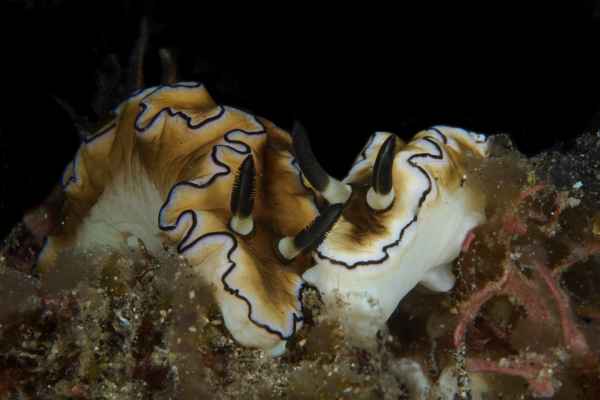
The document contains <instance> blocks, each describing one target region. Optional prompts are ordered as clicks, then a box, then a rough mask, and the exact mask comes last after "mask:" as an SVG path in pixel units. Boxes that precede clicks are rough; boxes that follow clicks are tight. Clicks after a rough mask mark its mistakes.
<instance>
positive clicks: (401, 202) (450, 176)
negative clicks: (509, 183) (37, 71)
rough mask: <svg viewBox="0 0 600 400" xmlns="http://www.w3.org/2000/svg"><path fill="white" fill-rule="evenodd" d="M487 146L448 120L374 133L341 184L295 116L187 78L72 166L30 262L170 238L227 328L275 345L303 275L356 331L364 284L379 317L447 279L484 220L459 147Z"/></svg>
mask: <svg viewBox="0 0 600 400" xmlns="http://www.w3.org/2000/svg"><path fill="white" fill-rule="evenodd" d="M485 152H486V142H485V138H484V137H483V136H481V135H476V134H472V133H468V132H466V131H464V130H461V129H456V128H447V127H437V128H432V129H430V130H427V131H423V132H421V133H419V134H418V135H417V136H416V138H415V140H413V141H412V142H410V143H408V144H404V143H403V142H402V141H401V140H400V139H398V138H396V137H395V136H394V135H392V134H389V133H377V134H375V135H374V136H373V137H372V138H371V140H370V141H369V143H368V144H367V146H366V147H365V149H364V150H363V151H362V152H361V154H360V155H359V157H358V159H357V160H356V162H355V164H354V166H353V167H352V169H351V171H350V173H349V175H348V177H347V178H346V179H344V180H343V181H339V180H337V179H335V178H333V177H331V176H329V175H327V174H326V172H325V171H324V170H323V168H321V166H320V165H319V164H318V162H317V161H316V159H315V158H314V155H313V154H312V151H311V150H310V145H309V143H308V138H307V137H306V134H305V133H304V131H303V129H302V127H301V126H299V125H297V126H296V127H295V128H294V130H293V133H292V134H291V135H290V134H288V133H287V132H285V131H283V130H281V129H279V128H277V127H276V126H275V125H274V124H272V123H271V122H269V121H267V120H265V119H262V118H259V117H255V116H253V115H250V114H248V113H246V112H243V111H240V110H237V109H235V108H232V107H226V106H220V105H217V104H215V102H214V101H213V100H212V99H211V97H210V96H209V94H208V92H207V91H206V89H205V88H204V87H203V86H202V85H199V84H196V83H188V82H183V83H174V84H170V85H162V86H158V87H153V88H148V89H145V90H143V91H139V92H137V93H136V94H134V95H133V96H132V97H130V98H128V99H127V100H126V101H124V102H123V103H121V105H120V106H119V107H117V109H116V110H115V115H114V118H113V120H112V121H111V122H110V123H109V124H107V125H106V126H105V127H104V128H103V129H101V130H100V131H98V132H96V133H95V134H93V135H91V136H89V137H88V138H87V139H86V140H85V141H84V142H83V143H82V144H81V146H80V148H79V150H78V152H77V154H76V156H75V159H74V160H73V162H72V163H71V164H70V165H69V166H68V167H67V168H66V171H65V173H64V176H63V181H62V185H63V189H64V192H65V195H66V200H65V204H64V207H63V209H64V221H63V224H62V225H61V226H60V228H59V229H58V230H56V231H54V232H52V234H51V235H50V236H49V237H48V238H47V240H46V244H45V246H44V248H43V250H42V252H41V253H40V256H39V258H38V262H37V268H38V271H39V272H40V274H41V276H42V279H43V274H45V273H51V271H52V268H53V266H54V265H55V264H56V263H57V262H60V256H61V254H62V253H63V252H65V251H68V250H73V249H76V250H84V251H85V250H93V249H100V248H105V249H106V248H108V249H110V250H111V251H121V250H125V249H126V248H127V239H126V238H127V237H134V238H138V239H139V240H141V241H142V242H143V243H144V245H145V247H146V248H147V250H148V251H149V252H150V253H153V254H159V253H161V252H163V251H164V248H165V246H171V247H172V248H174V249H176V251H177V252H179V253H180V254H181V255H182V256H183V257H184V258H185V259H186V260H187V261H188V263H189V265H190V267H191V268H192V270H193V272H194V273H195V274H197V275H198V276H199V277H201V278H202V279H203V280H204V281H205V282H207V283H209V284H211V286H212V287H213V288H214V298H215V300H216V302H217V304H218V305H219V307H220V309H221V312H222V315H223V319H224V322H225V325H226V327H227V328H228V330H229V332H230V333H231V334H232V336H233V337H234V338H235V339H236V340H237V341H238V342H239V343H241V344H242V345H246V346H252V347H258V348H262V349H264V350H265V351H267V352H268V353H270V354H272V355H279V354H282V353H283V352H284V351H285V344H286V341H287V340H288V339H289V338H290V337H292V336H293V335H294V334H295V333H296V331H297V330H298V329H300V327H301V325H302V322H303V313H302V311H303V310H302V293H303V290H304V288H305V287H306V283H305V282H309V283H311V284H312V285H314V286H316V287H317V288H318V289H319V291H320V292H321V293H322V294H323V296H324V299H325V302H326V304H327V305H329V306H331V307H334V305H333V304H334V303H335V302H334V301H333V300H334V298H335V297H336V296H342V297H343V298H344V300H345V301H346V302H347V303H348V308H347V309H346V310H340V312H348V313H349V318H351V319H352V320H354V321H356V323H355V325H356V326H357V327H358V328H360V329H364V330H365V332H367V331H371V330H372V329H373V328H372V327H373V326H376V324H375V325H373V324H372V322H373V320H374V318H373V313H372V312H371V310H370V309H369V308H368V307H367V306H366V304H367V303H366V300H365V299H366V297H373V298H375V299H376V300H377V302H378V303H379V305H380V307H381V313H380V315H378V317H377V318H375V321H376V322H377V323H381V322H385V320H386V319H387V318H388V317H389V315H390V314H391V312H392V311H393V309H394V308H395V306H396V305H397V304H398V302H399V301H400V300H401V299H402V297H403V296H404V295H405V294H406V293H407V292H408V291H409V290H410V289H412V287H414V286H415V285H416V284H417V283H419V282H421V283H423V284H425V285H426V286H428V287H430V288H433V289H435V290H449V289H450V288H451V287H452V285H453V282H454V280H453V276H452V273H451V272H450V270H449V265H450V263H451V262H452V260H453V259H454V258H455V257H456V256H457V255H458V252H459V250H460V245H461V243H462V240H463V238H464V236H465V235H466V233H467V232H468V231H469V230H470V229H471V228H473V227H474V226H475V225H477V224H478V223H480V222H481V221H482V220H483V218H484V215H483V203H482V202H481V201H480V199H479V196H478V194H477V193H476V192H477V190H476V188H472V187H470V186H469V185H468V180H467V184H465V180H464V175H465V169H464V167H463V162H462V161H463V157H464V154H465V153H472V154H474V155H476V156H485Z"/></svg>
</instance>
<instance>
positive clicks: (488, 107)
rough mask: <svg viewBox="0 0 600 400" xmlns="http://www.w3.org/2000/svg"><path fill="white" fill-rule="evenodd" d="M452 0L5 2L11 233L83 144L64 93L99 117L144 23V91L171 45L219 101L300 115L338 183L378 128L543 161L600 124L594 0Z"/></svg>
mask: <svg viewBox="0 0 600 400" xmlns="http://www.w3.org/2000/svg"><path fill="white" fill-rule="evenodd" d="M452 3H453V4H452V5H451V6H446V7H447V9H441V8H439V7H438V6H435V5H433V4H431V3H430V2H421V3H420V5H421V6H420V9H418V10H412V9H411V10H405V9H398V8H389V9H385V8H381V5H379V4H375V3H373V4H372V5H371V4H368V3H361V4H359V5H356V6H349V5H348V4H343V3H340V4H339V5H336V6H335V8H334V7H332V8H331V9H328V10H325V9H324V8H323V7H315V8H314V9H307V8H306V7H305V6H303V5H301V4H300V3H285V4H283V5H282V6H281V7H277V6H269V7H265V9H264V10H259V9H257V8H255V5H254V4H253V5H250V6H246V7H245V8H240V6H238V5H236V4H235V3H206V2H192V1H181V2H177V1H170V2H158V1H146V2H143V1H61V0H55V1H14V0H13V1H8V2H5V3H4V5H3V6H2V7H3V8H4V10H0V14H1V17H0V18H1V19H2V24H1V25H2V29H3V32H2V36H1V37H2V57H1V61H0V64H1V65H2V69H3V70H4V71H5V72H4V73H3V76H4V83H3V85H2V87H3V96H2V97H3V106H2V118H1V119H0V120H1V125H0V135H1V138H0V182H1V183H0V188H1V192H0V196H1V197H0V237H1V236H4V234H5V233H6V232H7V231H8V230H9V229H10V227H11V226H12V225H13V224H14V223H15V222H17V221H18V220H19V219H20V218H21V215H22V213H23V211H24V210H26V209H28V208H30V207H33V206H34V205H36V204H39V203H40V202H41V201H42V200H43V199H44V197H45V196H46V195H47V194H48V193H49V191H50V189H51V188H52V186H53V185H55V184H56V183H57V182H58V179H59V177H60V175H61V173H62V170H63V168H64V166H65V165H66V164H67V163H68V162H69V161H70V159H71V158H72V157H73V155H74V153H75V151H76V149H77V146H78V142H79V137H78V134H77V131H76V129H75V128H74V126H73V123H72V121H71V119H70V116H69V114H68V113H67V112H66V111H65V110H64V108H63V107H61V106H60V105H59V103H58V102H57V101H56V100H55V99H56V98H58V99H60V100H62V101H63V102H65V103H67V104H69V105H70V106H71V107H72V108H73V109H74V111H75V112H76V113H77V114H79V115H82V116H87V117H88V118H89V119H90V120H91V121H92V122H93V121H94V120H96V119H98V116H97V115H94V109H93V107H92V103H93V99H94V96H95V93H96V92H97V73H98V70H99V68H100V67H101V66H102V65H103V62H104V61H105V60H106V57H107V55H108V54H111V53H113V54H115V55H116V56H117V58H118V59H119V60H120V61H121V63H126V61H127V59H128V55H129V53H130V51H131V49H132V47H133V45H134V42H135V39H136V37H137V34H138V30H139V22H140V18H141V17H142V15H149V16H151V22H152V23H151V26H152V35H151V37H150V44H149V48H148V52H147V57H146V62H147V74H146V75H147V84H149V85H151V84H157V83H158V81H159V68H158V67H159V59H158V56H157V50H158V49H159V48H160V47H168V48H170V49H172V50H173V51H174V52H175V53H176V55H177V58H178V63H179V67H180V76H181V77H182V78H183V79H185V80H199V81H202V82H204V83H205V84H206V85H207V86H208V88H209V91H210V92H211V94H212V95H213V97H214V98H215V99H216V100H217V101H218V102H221V103H224V104H229V105H234V106H241V107H244V108H246V109H250V110H252V111H254V112H255V113H257V114H259V115H262V116H264V117H267V118H269V119H271V120H272V121H274V122H275V123H277V124H278V125H279V126H281V127H283V128H289V127H290V126H291V124H292V121H293V120H294V119H298V120H300V121H302V122H303V123H304V125H305V126H306V127H307V129H308V131H309V133H310V135H311V141H312V143H313V148H314V151H315V153H316V154H317V156H318V158H319V159H320V160H321V162H322V164H323V165H324V166H325V168H326V169H328V170H329V171H330V172H331V173H332V175H335V176H338V177H342V176H343V175H344V174H345V172H346V171H347V169H348V167H349V165H350V164H351V162H352V160H353V158H354V157H355V156H356V154H357V153H358V152H359V151H360V149H361V148H362V146H363V144H364V143H365V142H366V140H367V139H368V137H369V135H370V134H371V133H373V132H374V131H375V130H389V131H393V132H396V133H397V134H398V135H400V136H401V137H403V138H405V139H407V138H410V137H411V136H412V134H414V133H416V132H417V131H418V130H420V129H423V128H426V127H428V126H430V125H433V124H449V125H458V126H462V127H465V128H469V129H471V130H476V131H481V132H485V133H498V132H505V133H509V134H510V135H511V136H512V137H513V139H514V141H515V142H516V144H517V145H518V147H519V149H521V151H523V152H525V153H526V154H528V155H532V154H535V153H536V152H539V151H541V150H544V149H548V148H550V147H552V146H556V145H557V143H561V142H565V141H566V142H567V143H568V141H569V140H572V139H573V138H574V137H575V136H576V135H578V134H580V133H582V132H583V131H584V130H586V129H588V128H590V127H598V126H600V119H598V118H597V116H596V117H595V115H596V112H597V111H598V110H600V79H599V76H598V75H599V73H600V63H599V62H598V61H597V58H598V55H600V41H599V38H600V37H599V35H598V34H599V32H600V29H599V22H600V19H599V16H600V13H599V8H598V7H597V4H596V2H595V1H584V2H568V1H565V2H563V3H564V4H560V3H559V4H557V5H549V4H543V3H540V4H534V3H531V2H521V3H527V8H525V7H523V5H522V4H518V5H514V6H510V5H508V4H507V3H506V2H493V1H492V2H484V3H485V5H482V6H479V7H480V8H479V9H474V8H473V7H474V6H472V5H464V6H462V8H458V7H457V6H456V4H457V3H456V2H452ZM192 4H193V5H194V7H191V5H192ZM396 6H397V5H395V7H396ZM303 7H304V8H303Z"/></svg>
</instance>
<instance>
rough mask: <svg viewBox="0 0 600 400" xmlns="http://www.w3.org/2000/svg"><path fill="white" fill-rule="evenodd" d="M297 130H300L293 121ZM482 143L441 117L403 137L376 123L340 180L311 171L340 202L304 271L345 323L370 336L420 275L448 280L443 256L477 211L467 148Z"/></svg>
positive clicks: (448, 258)
mask: <svg viewBox="0 0 600 400" xmlns="http://www.w3.org/2000/svg"><path fill="white" fill-rule="evenodd" d="M296 136H304V134H303V133H302V131H301V129H299V130H298V132H297V133H296ZM488 147H489V146H488V140H487V137H486V136H484V135H482V134H476V133H473V132H468V131H466V130H463V129H459V128H451V127H445V126H436V127H433V128H431V129H428V130H425V131H422V132H420V133H418V134H417V135H416V136H415V137H414V138H413V140H412V141H410V142H409V143H408V144H405V143H404V142H403V141H401V140H400V139H399V138H397V137H396V136H395V135H393V134H391V133H387V132H377V133H375V134H374V135H373V136H372V137H371V138H370V139H369V141H368V143H367V145H366V146H365V148H364V149H363V151H362V152H361V153H360V155H359V156H358V157H357V159H356V161H355V163H354V165H353V166H352V168H351V170H350V172H349V174H348V175H347V177H346V178H345V179H344V180H343V181H341V182H340V181H336V180H335V179H334V178H332V177H329V176H328V175H327V174H326V173H325V172H324V171H322V170H320V171H318V172H317V175H318V176H317V177H316V180H317V181H318V182H319V184H320V185H321V187H322V188H323V184H322V183H323V182H329V186H330V187H336V188H337V191H338V192H341V193H343V195H338V198H341V199H345V200H343V203H344V209H343V211H342V212H341V215H340V217H339V219H338V220H337V222H336V223H335V225H333V227H332V229H331V230H330V231H329V233H328V234H327V237H326V239H325V240H324V241H323V242H322V243H321V244H320V245H319V246H318V247H317V248H316V249H315V251H314V261H315V264H314V266H312V268H310V269H308V270H307V271H306V272H305V273H304V274H303V278H304V279H305V280H306V281H307V282H308V283H310V284H312V285H314V286H316V287H317V288H318V289H319V291H320V292H321V294H322V296H323V298H324V301H325V303H326V304H327V306H328V307H329V308H330V309H337V310H336V311H335V314H336V315H342V316H344V318H342V320H343V321H344V324H346V325H347V326H349V327H350V330H351V332H353V333H354V334H357V335H360V336H365V337H373V336H374V334H375V333H376V332H377V330H379V329H380V328H381V327H382V325H383V324H384V323H385V322H386V321H387V319H388V318H389V317H390V315H391V314H392V313H393V311H394V310H395V308H396V307H397V305H398V303H399V302H400V300H401V299H402V298H403V297H404V296H405V295H406V294H407V293H408V292H409V291H410V290H411V289H413V288H414V287H415V286H416V285H417V284H419V283H420V284H422V285H423V286H425V287H427V288H429V289H431V290H434V291H448V290H450V289H451V288H452V287H453V286H454V282H455V277H454V275H453V273H452V261H453V260H454V259H456V258H457V256H458V255H459V253H460V250H461V245H462V243H463V240H464V239H465V237H466V236H467V234H468V233H469V232H470V231H471V230H472V229H473V228H474V227H475V226H477V225H479V224H481V223H482V222H483V221H484V219H485V213H484V197H483V195H482V193H480V191H479V190H478V188H477V187H475V185H472V184H471V182H470V180H469V179H468V172H469V171H468V170H467V169H468V168H467V164H468V162H467V158H468V157H472V158H473V159H475V160H477V159H482V158H484V157H486V156H487V153H488V151H489V150H488ZM309 154H310V153H309ZM311 157H312V156H310V155H309V157H308V158H309V160H306V163H307V164H313V165H312V166H309V167H308V168H306V170H305V172H306V178H309V179H310V178H311V177H312V178H313V179H315V177H313V176H312V175H311V174H309V172H308V171H310V170H316V169H317V168H315V167H314V164H316V160H313V159H312V158H311ZM299 160H300V161H302V158H300V157H299ZM301 167H302V168H303V170H304V166H303V165H302V163H301ZM340 313H341V314H340Z"/></svg>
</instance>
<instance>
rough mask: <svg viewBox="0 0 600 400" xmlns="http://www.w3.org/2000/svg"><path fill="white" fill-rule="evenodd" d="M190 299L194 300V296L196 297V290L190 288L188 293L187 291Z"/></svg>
mask: <svg viewBox="0 0 600 400" xmlns="http://www.w3.org/2000/svg"><path fill="white" fill-rule="evenodd" d="M188 295H189V297H190V300H194V298H195V297H196V292H195V291H194V290H190V293H188Z"/></svg>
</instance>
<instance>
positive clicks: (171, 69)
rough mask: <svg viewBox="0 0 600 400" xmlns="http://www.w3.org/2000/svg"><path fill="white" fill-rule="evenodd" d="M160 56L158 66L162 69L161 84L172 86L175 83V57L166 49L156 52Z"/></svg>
mask: <svg viewBox="0 0 600 400" xmlns="http://www.w3.org/2000/svg"><path fill="white" fill-rule="evenodd" d="M158 55H159V56H160V64H161V68H162V78H161V82H162V83H163V84H167V85H172V84H174V83H175V82H177V63H176V62H175V57H173V53H171V52H170V51H169V50H168V49H160V50H158Z"/></svg>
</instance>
